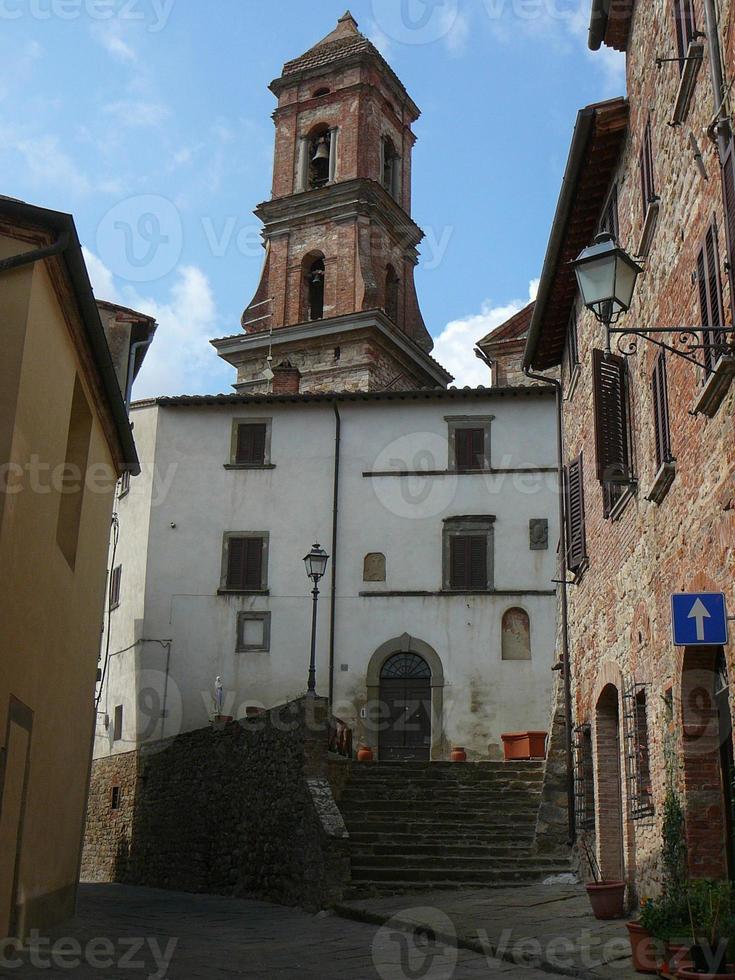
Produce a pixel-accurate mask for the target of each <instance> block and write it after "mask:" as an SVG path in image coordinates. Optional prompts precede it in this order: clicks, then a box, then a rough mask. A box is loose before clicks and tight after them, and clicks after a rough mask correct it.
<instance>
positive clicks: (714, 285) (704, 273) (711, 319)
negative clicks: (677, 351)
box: [697, 221, 725, 371]
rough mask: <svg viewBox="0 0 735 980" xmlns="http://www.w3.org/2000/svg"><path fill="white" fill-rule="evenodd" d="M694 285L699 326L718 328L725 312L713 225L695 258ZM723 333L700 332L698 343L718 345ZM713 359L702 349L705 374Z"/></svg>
mask: <svg viewBox="0 0 735 980" xmlns="http://www.w3.org/2000/svg"><path fill="white" fill-rule="evenodd" d="M697 285H698V288H699V309H700V314H701V320H702V326H703V327H721V326H722V325H723V323H724V321H725V312H724V309H723V303H722V282H721V280H720V257H719V247H718V240H717V225H716V224H715V223H714V221H713V222H712V224H711V225H710V227H709V228H708V229H707V234H706V235H705V239H704V244H703V245H702V248H701V250H700V252H699V255H698V256H697ZM723 333H724V331H722V330H704V331H702V339H703V341H704V343H705V344H716V343H718V342H720V341H721V338H722V335H723ZM717 358H718V354H717V351H715V350H707V349H705V351H704V360H705V364H706V367H707V370H708V371H713V370H714V367H715V364H716V363H717Z"/></svg>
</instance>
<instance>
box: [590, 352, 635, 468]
mask: <svg viewBox="0 0 735 980" xmlns="http://www.w3.org/2000/svg"><path fill="white" fill-rule="evenodd" d="M592 368H593V379H594V402H595V442H596V447H597V478H598V480H599V481H600V483H630V481H631V466H630V435H629V429H628V424H629V421H628V393H627V384H626V372H627V367H626V363H625V358H624V357H620V356H618V355H617V354H608V353H606V352H604V351H601V350H593V351H592Z"/></svg>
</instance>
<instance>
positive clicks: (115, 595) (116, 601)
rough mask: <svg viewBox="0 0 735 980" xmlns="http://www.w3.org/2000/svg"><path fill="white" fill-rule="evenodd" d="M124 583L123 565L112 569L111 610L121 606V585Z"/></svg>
mask: <svg viewBox="0 0 735 980" xmlns="http://www.w3.org/2000/svg"><path fill="white" fill-rule="evenodd" d="M121 581H122V565H117V566H116V567H115V568H113V569H112V574H111V576H110V608H112V607H113V606H119V605H120V583H121Z"/></svg>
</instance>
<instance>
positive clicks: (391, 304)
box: [385, 265, 400, 324]
mask: <svg viewBox="0 0 735 980" xmlns="http://www.w3.org/2000/svg"><path fill="white" fill-rule="evenodd" d="M399 285H400V280H399V278H398V274H397V273H396V270H395V269H394V268H393V266H392V265H389V266H388V268H387V269H386V272H385V312H386V313H387V314H388V316H389V317H390V318H391V320H392V321H393V322H394V323H396V324H397V323H398V287H399Z"/></svg>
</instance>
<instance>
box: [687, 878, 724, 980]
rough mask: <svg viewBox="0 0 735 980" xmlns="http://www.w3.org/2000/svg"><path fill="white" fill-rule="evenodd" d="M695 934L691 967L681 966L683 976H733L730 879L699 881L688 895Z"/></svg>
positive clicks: (719, 979)
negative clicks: (682, 967)
mask: <svg viewBox="0 0 735 980" xmlns="http://www.w3.org/2000/svg"><path fill="white" fill-rule="evenodd" d="M687 907H688V911H689V924H690V930H691V937H692V946H691V969H689V968H688V967H687V968H684V969H680V970H679V977H680V978H682V980H690V978H691V980H696V978H699V980H702V978H703V977H708V978H712V980H733V978H735V967H728V963H731V962H732V960H733V959H735V955H734V954H735V904H734V902H733V891H732V885H731V884H730V882H729V881H707V880H704V881H695V882H692V883H691V884H690V887H689V893H688V896H687Z"/></svg>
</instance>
